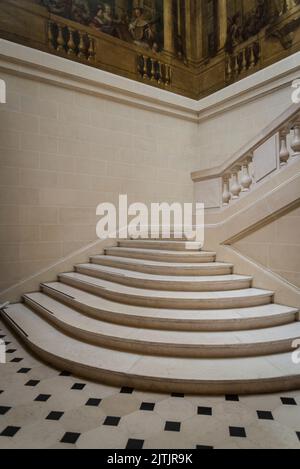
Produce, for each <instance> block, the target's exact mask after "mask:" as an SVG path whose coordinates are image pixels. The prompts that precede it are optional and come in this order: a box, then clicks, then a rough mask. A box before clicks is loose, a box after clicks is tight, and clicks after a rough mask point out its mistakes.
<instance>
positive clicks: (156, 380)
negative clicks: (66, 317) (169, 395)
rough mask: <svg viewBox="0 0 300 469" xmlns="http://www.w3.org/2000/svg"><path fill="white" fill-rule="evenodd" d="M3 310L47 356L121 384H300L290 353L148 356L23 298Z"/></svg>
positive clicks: (195, 387)
mask: <svg viewBox="0 0 300 469" xmlns="http://www.w3.org/2000/svg"><path fill="white" fill-rule="evenodd" d="M1 314H2V315H3V318H4V319H5V320H6V321H7V322H8V323H9V325H10V326H11V327H12V328H13V329H14V330H15V331H16V333H17V334H18V335H19V336H20V337H21V338H22V339H23V340H24V341H25V342H26V343H27V345H28V346H29V347H30V348H31V349H32V350H33V351H34V352H36V353H37V354H38V355H39V357H41V358H42V359H44V360H46V361H47V362H50V363H51V364H52V365H54V366H57V367H58V368H63V369H65V370H68V371H70V372H72V373H74V374H76V375H79V376H83V377H86V378H89V379H95V380H98V381H102V382H105V383H108V384H112V385H116V386H131V387H135V388H139V389H145V390H148V391H151V390H152V391H157V392H184V393H191V394H215V395H217V394H226V393H228V394H230V393H232V394H233V393H236V394H251V393H267V392H278V391H287V390H292V389H298V388H299V387H300V366H299V365H296V364H294V363H293V361H292V356H291V353H284V354H278V355H267V356H264V357H250V358H226V359H199V358H172V357H156V356H143V355H139V354H135V353H127V352H120V351H116V350H110V349H106V348H101V347H98V346H95V345H89V344H86V343H83V342H80V341H78V340H76V339H73V338H71V337H69V336H67V335H65V334H63V333H61V332H60V331H58V330H57V329H55V328H54V327H52V326H51V325H50V324H49V323H47V322H45V321H44V320H42V319H41V318H40V317H39V316H38V315H36V314H35V313H34V312H33V311H31V310H30V309H29V308H27V307H26V306H25V305H22V304H18V305H10V306H9V307H7V308H5V310H4V311H2V312H1Z"/></svg>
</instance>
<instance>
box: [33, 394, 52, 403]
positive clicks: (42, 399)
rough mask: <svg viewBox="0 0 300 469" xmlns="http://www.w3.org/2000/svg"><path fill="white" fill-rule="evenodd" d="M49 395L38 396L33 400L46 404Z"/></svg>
mask: <svg viewBox="0 0 300 469" xmlns="http://www.w3.org/2000/svg"><path fill="white" fill-rule="evenodd" d="M50 397H51V394H39V395H38V396H37V397H36V398H35V399H34V400H35V401H38V402H47V401H48V399H50Z"/></svg>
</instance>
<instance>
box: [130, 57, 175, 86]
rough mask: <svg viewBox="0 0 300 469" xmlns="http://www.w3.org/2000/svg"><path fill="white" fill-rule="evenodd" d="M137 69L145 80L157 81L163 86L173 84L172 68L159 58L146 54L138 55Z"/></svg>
mask: <svg viewBox="0 0 300 469" xmlns="http://www.w3.org/2000/svg"><path fill="white" fill-rule="evenodd" d="M137 69H138V73H139V76H140V77H141V78H142V79H143V80H145V81H151V82H156V83H157V84H158V85H163V86H169V85H170V84H171V79H172V68H171V66H170V65H168V64H167V63H163V62H162V61H161V60H159V59H158V58H155V57H151V56H148V55H144V54H143V55H142V54H140V55H138V60H137Z"/></svg>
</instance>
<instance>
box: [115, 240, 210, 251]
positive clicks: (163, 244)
mask: <svg viewBox="0 0 300 469" xmlns="http://www.w3.org/2000/svg"><path fill="white" fill-rule="evenodd" d="M118 246H120V247H121V248H140V249H158V250H166V251H184V250H188V251H192V252H194V251H200V250H201V249H202V244H201V243H198V242H197V241H175V240H151V239H123V240H119V241H118Z"/></svg>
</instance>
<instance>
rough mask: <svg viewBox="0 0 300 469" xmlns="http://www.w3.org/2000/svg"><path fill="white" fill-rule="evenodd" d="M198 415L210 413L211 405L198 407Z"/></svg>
mask: <svg viewBox="0 0 300 469" xmlns="http://www.w3.org/2000/svg"><path fill="white" fill-rule="evenodd" d="M198 415H212V408H211V407H198Z"/></svg>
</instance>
